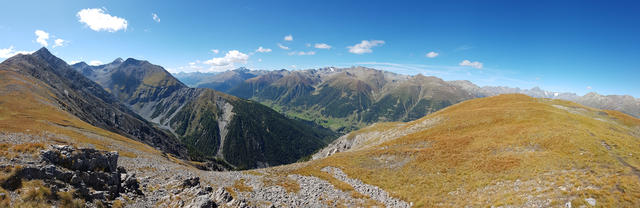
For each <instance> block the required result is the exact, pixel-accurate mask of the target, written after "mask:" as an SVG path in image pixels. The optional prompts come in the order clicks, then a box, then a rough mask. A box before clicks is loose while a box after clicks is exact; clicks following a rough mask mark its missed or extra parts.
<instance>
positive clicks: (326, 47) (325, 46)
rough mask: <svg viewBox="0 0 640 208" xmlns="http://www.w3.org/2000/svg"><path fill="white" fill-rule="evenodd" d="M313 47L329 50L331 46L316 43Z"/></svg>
mask: <svg viewBox="0 0 640 208" xmlns="http://www.w3.org/2000/svg"><path fill="white" fill-rule="evenodd" d="M314 47H315V48H318V49H331V46H330V45H327V44H326V43H316V45H315V46H314Z"/></svg>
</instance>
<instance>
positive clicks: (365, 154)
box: [296, 94, 640, 207]
mask: <svg viewBox="0 0 640 208" xmlns="http://www.w3.org/2000/svg"><path fill="white" fill-rule="evenodd" d="M425 119H439V122H438V123H437V124H436V125H433V126H431V127H430V128H425V129H424V130H421V131H417V132H415V133H412V134H408V135H406V136H402V137H399V138H396V139H392V140H388V141H386V142H384V143H382V144H380V145H377V146H373V147H370V148H364V149H362V150H356V151H352V152H344V153H338V154H336V155H334V156H331V157H329V158H326V159H323V160H318V161H312V162H310V163H309V165H307V166H306V167H304V168H302V169H300V170H297V171H296V172H297V173H300V174H307V175H316V176H322V175H323V174H322V173H321V172H320V169H321V168H322V167H325V166H335V167H339V168H342V169H343V170H344V172H345V173H347V174H348V175H349V176H351V177H356V178H359V179H360V180H362V181H363V182H366V183H369V184H373V185H377V186H380V187H381V188H383V189H385V190H387V191H389V192H390V193H391V194H392V195H394V196H396V197H399V198H401V199H404V200H407V201H411V202H414V204H415V205H417V206H454V207H460V206H464V205H476V206H477V205H482V206H487V205H488V206H490V205H496V206H497V205H515V206H524V205H525V204H531V203H534V204H535V203H540V204H541V205H547V204H546V203H549V204H548V205H553V206H560V205H564V204H565V203H566V202H573V204H574V205H577V204H581V203H584V199H585V198H594V199H596V200H597V202H598V206H600V205H604V206H613V205H616V206H627V207H637V206H638V205H640V200H639V198H640V180H639V179H640V175H638V174H640V173H638V172H634V171H637V169H636V167H640V158H639V157H638V155H639V154H640V140H639V137H640V134H638V132H639V131H638V129H639V128H640V120H638V119H636V118H633V117H630V116H627V115H625V114H622V113H619V112H615V111H600V110H596V109H593V108H588V107H584V106H581V105H578V104H575V103H571V102H567V101H559V100H550V99H536V98H531V97H528V96H525V95H519V94H512V95H500V96H495V97H489V98H481V99H474V100H470V101H466V102H463V103H460V104H457V105H453V106H451V107H448V108H446V109H443V110H441V111H439V112H436V113H434V114H432V115H429V116H426V117H424V118H422V119H419V120H416V121H412V122H409V123H408V124H407V125H403V126H402V127H400V128H410V127H411V126H412V125H416V124H418V123H420V122H422V121H424V120H425ZM392 130H397V129H392ZM385 131H390V130H385ZM372 139H375V138H372ZM389 164H401V165H389ZM469 199H474V200H469ZM547 200H550V202H548V201H547Z"/></svg>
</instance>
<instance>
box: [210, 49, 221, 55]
mask: <svg viewBox="0 0 640 208" xmlns="http://www.w3.org/2000/svg"><path fill="white" fill-rule="evenodd" d="M211 52H213V53H215V54H218V53H220V50H218V49H211Z"/></svg>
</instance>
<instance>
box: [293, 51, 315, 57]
mask: <svg viewBox="0 0 640 208" xmlns="http://www.w3.org/2000/svg"><path fill="white" fill-rule="evenodd" d="M288 54H289V56H294V55H295V56H311V55H316V52H315V51H307V52H305V51H292V52H289V53H288Z"/></svg>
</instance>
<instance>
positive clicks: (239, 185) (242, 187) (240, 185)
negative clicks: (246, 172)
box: [233, 179, 253, 192]
mask: <svg viewBox="0 0 640 208" xmlns="http://www.w3.org/2000/svg"><path fill="white" fill-rule="evenodd" d="M233 188H235V189H236V190H237V191H239V192H252V191H253V188H252V187H251V186H247V185H246V184H245V183H244V179H239V180H236V181H235V182H233Z"/></svg>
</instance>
